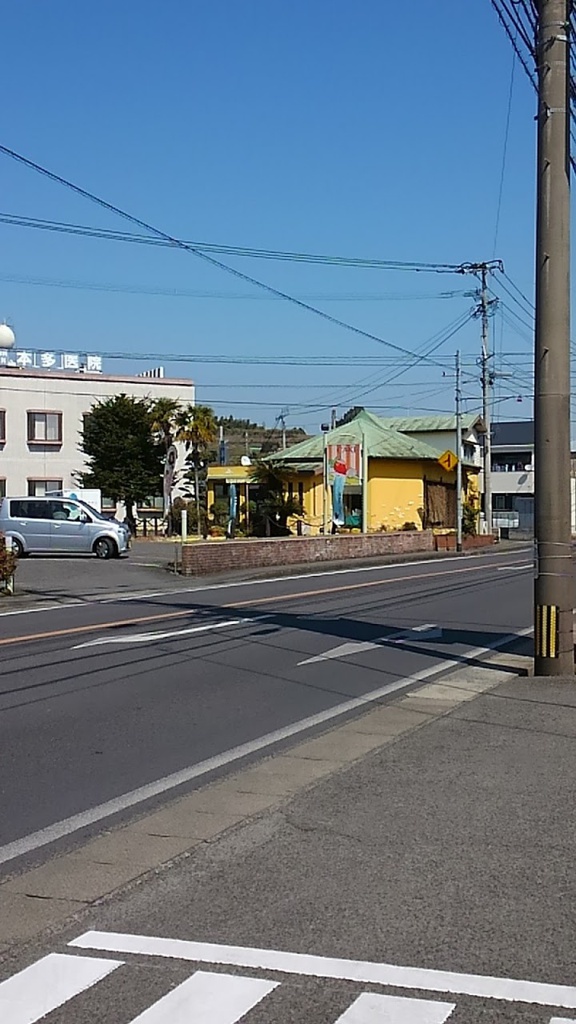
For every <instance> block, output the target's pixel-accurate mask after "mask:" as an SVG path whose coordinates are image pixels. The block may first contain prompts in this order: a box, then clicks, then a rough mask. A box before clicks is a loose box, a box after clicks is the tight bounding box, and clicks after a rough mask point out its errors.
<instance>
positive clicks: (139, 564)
mask: <svg viewBox="0 0 576 1024" xmlns="http://www.w3.org/2000/svg"><path fill="white" fill-rule="evenodd" d="M174 555H175V544H174V543H172V542H170V541H151V540H137V541H135V543H134V545H133V547H132V549H131V551H130V554H129V555H128V556H126V557H124V558H113V559H110V560H108V561H100V560H99V559H97V558H94V557H80V556H78V557H75V556H70V555H66V556H46V557H40V556H36V557H30V558H22V559H20V561H19V563H18V570H17V573H16V581H15V582H16V588H15V595H14V597H12V598H5V599H4V600H3V601H2V603H1V604H0V611H10V610H11V609H16V608H18V607H21V606H22V605H28V604H42V603H44V602H46V603H49V604H54V603H62V604H67V603H69V602H70V601H89V600H95V599H96V600H97V599H98V598H103V597H107V596H112V595H124V594H126V595H128V594H130V593H133V592H141V591H145V590H159V589H162V588H163V587H174V586H177V585H178V581H180V580H181V579H182V578H181V577H180V576H175V575H174V573H173V572H171V571H170V568H169V566H170V563H172V562H173V561H174ZM182 583H183V585H184V581H182Z"/></svg>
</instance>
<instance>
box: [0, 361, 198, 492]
mask: <svg viewBox="0 0 576 1024" xmlns="http://www.w3.org/2000/svg"><path fill="white" fill-rule="evenodd" d="M121 393H123V394H126V395H130V396H133V397H134V398H152V399H158V398H161V397H165V398H172V399H175V400H176V401H178V402H181V403H182V404H186V405H187V404H194V384H193V382H192V381H191V380H176V379H169V378H167V377H164V375H163V370H162V369H161V368H159V369H157V370H152V371H148V373H146V374H143V375H142V376H128V375H121V374H118V375H116V374H113V375H112V374H108V373H105V372H103V365H102V357H100V356H86V357H82V356H79V355H78V354H76V353H53V352H50V353H46V352H29V351H28V352H20V351H14V350H13V351H10V352H6V351H0V496H5V495H8V496H10V495H12V496H24V495H29V496H39V495H43V494H46V493H47V492H49V491H59V490H64V489H69V488H75V487H78V477H77V474H78V473H81V472H82V470H83V469H85V467H86V460H85V457H84V455H83V453H82V451H81V448H80V442H81V431H82V423H83V417H84V415H85V414H86V413H87V412H89V411H90V409H91V407H92V406H93V405H94V404H95V403H96V402H98V401H99V400H102V399H106V398H110V397H111V396H113V395H118V394H121ZM161 493H162V481H161V480H159V481H158V495H161Z"/></svg>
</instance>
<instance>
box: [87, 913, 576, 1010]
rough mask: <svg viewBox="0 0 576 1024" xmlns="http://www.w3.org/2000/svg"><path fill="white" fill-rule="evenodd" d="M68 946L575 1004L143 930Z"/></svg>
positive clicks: (544, 990)
mask: <svg viewBox="0 0 576 1024" xmlns="http://www.w3.org/2000/svg"><path fill="white" fill-rule="evenodd" d="M70 945H71V946H74V947H76V948H78V949H95V950H99V951H106V952H109V953H122V954H124V953H135V954H139V955H143V956H158V957H167V958H170V959H174V960H190V961H194V962H197V963H210V964H224V965H226V966H230V967H232V966H233V967H244V968H250V969H255V970H263V971H281V972H282V973H284V974H299V975H302V976H304V977H312V978H333V979H334V978H337V979H339V980H342V981H356V982H361V983H363V984H369V985H390V986H394V987H397V988H412V989H421V990H423V991H428V992H449V993H450V994H451V995H463V996H477V997H479V998H481V999H503V1000H506V1001H508V1002H519V1003H537V1004H539V1005H541V1006H558V1007H562V1008H563V1009H564V1008H566V1009H574V1008H576V988H574V987H571V986H568V985H548V984H545V983H541V982H537V981H516V980H513V979H512V978H492V977H487V976H485V975H481V974H460V973H457V972H455V971H438V970H431V969H430V968H417V967H398V966H396V965H395V964H379V963H373V962H370V961H363V960H342V959H336V958H332V957H325V956H314V955H311V954H309V953H286V952H283V951H280V950H275V949H253V948H250V947H242V946H223V945H216V944H215V943H211V942H190V941H187V940H185V939H158V938H152V937H149V936H147V935H123V934H118V933H114V932H98V931H90V932H85V933H84V935H80V936H79V937H78V938H77V939H74V940H73V941H72V942H71V943H70ZM384 1019H385V1018H384Z"/></svg>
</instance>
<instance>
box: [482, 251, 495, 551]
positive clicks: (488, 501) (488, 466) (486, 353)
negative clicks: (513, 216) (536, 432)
mask: <svg viewBox="0 0 576 1024" xmlns="http://www.w3.org/2000/svg"><path fill="white" fill-rule="evenodd" d="M480 273H481V277H482V288H481V290H480V314H481V317H482V362H481V366H482V375H481V379H482V419H483V421H484V430H485V433H484V463H483V468H484V517H485V520H486V533H488V534H490V533H492V532H493V524H492V423H491V419H492V417H491V412H492V410H491V403H490V388H491V387H492V375H491V372H490V363H489V360H490V348H489V332H488V312H489V306H490V304H489V301H488V285H487V277H488V268H487V266H486V264H485V263H483V264H482V265H481V267H480Z"/></svg>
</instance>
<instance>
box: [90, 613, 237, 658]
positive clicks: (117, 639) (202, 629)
mask: <svg viewBox="0 0 576 1024" xmlns="http://www.w3.org/2000/svg"><path fill="white" fill-rule="evenodd" d="M247 621H249V620H247V619H227V620H226V621H225V622H211V623H208V624H207V625H205V626H188V628H187V629H172V630H168V631H167V632H165V633H132V634H130V635H129V636H101V637H98V638H97V639H96V640H88V641H87V642H86V643H84V644H76V646H75V647H72V648H71V650H73V651H81V650H83V649H84V648H85V647H103V646H104V645H105V644H151V643H154V641H155V640H171V639H172V638H173V637H178V636H188V635H189V634H190V633H207V632H208V631H209V630H210V629H225V628H227V627H228V626H238V625H240V623H242V622H247Z"/></svg>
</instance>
